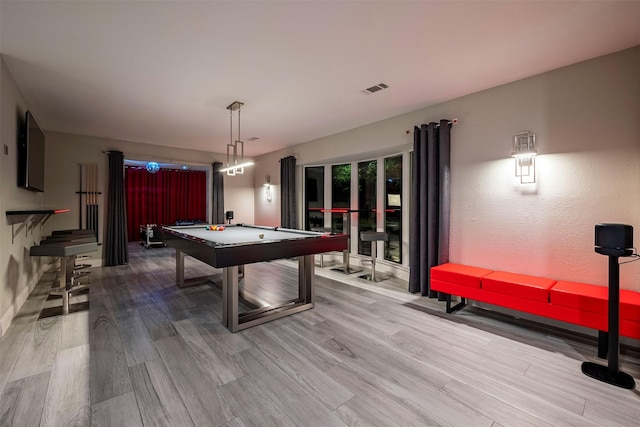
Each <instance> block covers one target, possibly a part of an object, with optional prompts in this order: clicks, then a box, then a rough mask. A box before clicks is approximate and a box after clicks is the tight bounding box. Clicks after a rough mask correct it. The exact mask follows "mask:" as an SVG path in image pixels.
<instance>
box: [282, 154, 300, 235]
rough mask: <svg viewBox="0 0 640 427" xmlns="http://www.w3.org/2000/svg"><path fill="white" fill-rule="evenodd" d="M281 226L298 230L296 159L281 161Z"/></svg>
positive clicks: (289, 158) (287, 158)
mask: <svg viewBox="0 0 640 427" xmlns="http://www.w3.org/2000/svg"><path fill="white" fill-rule="evenodd" d="M280 188H281V190H280V191H281V194H280V218H281V221H280V225H282V226H283V227H285V228H298V224H297V212H296V158H295V157H293V156H288V157H285V158H284V159H280Z"/></svg>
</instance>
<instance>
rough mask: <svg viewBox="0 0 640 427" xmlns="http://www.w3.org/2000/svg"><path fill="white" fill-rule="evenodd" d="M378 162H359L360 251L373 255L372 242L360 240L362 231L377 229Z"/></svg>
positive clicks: (362, 253) (360, 252)
mask: <svg viewBox="0 0 640 427" xmlns="http://www.w3.org/2000/svg"><path fill="white" fill-rule="evenodd" d="M377 168H378V162H377V161H376V160H370V161H366V162H360V163H358V236H357V240H358V253H359V254H361V255H368V256H371V242H363V241H362V240H360V233H361V232H362V231H369V230H374V231H375V230H376V212H375V209H376V178H377V174H378V171H377Z"/></svg>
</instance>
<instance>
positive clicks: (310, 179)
mask: <svg viewBox="0 0 640 427" xmlns="http://www.w3.org/2000/svg"><path fill="white" fill-rule="evenodd" d="M304 182H305V184H304V185H305V187H304V202H305V219H304V222H305V230H313V229H317V228H321V227H324V213H323V212H321V209H322V208H324V166H313V167H308V168H305V178H304Z"/></svg>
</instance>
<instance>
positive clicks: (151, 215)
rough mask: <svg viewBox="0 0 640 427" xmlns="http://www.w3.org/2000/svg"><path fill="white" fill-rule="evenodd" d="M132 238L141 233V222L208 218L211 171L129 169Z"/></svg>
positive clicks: (128, 226) (151, 222)
mask: <svg viewBox="0 0 640 427" xmlns="http://www.w3.org/2000/svg"><path fill="white" fill-rule="evenodd" d="M124 182H125V188H126V193H127V231H128V234H129V241H130V242H132V241H137V240H138V239H139V237H140V225H144V224H158V225H160V224H175V223H176V221H178V220H196V221H205V220H206V215H207V174H206V172H204V171H190V170H176V169H160V170H159V171H158V172H156V173H150V172H148V171H147V170H146V169H145V168H139V167H130V166H129V167H127V168H126V169H125V181H124Z"/></svg>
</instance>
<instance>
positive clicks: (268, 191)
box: [264, 175, 271, 202]
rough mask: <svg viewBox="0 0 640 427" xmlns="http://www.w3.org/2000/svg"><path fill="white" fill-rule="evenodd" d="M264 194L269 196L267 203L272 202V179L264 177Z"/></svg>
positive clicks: (267, 176)
mask: <svg viewBox="0 0 640 427" xmlns="http://www.w3.org/2000/svg"><path fill="white" fill-rule="evenodd" d="M264 194H265V195H266V196H267V202H270V201H271V177H270V176H269V175H265V176H264Z"/></svg>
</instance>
